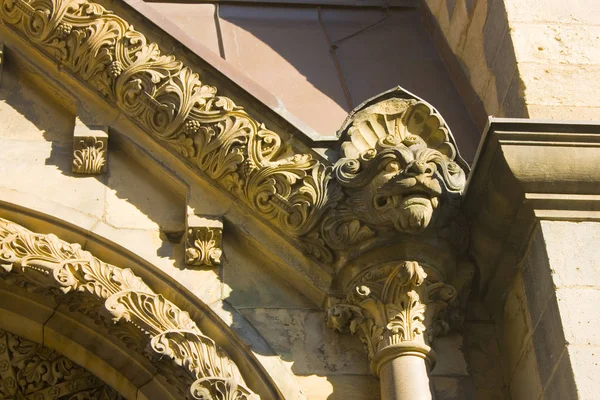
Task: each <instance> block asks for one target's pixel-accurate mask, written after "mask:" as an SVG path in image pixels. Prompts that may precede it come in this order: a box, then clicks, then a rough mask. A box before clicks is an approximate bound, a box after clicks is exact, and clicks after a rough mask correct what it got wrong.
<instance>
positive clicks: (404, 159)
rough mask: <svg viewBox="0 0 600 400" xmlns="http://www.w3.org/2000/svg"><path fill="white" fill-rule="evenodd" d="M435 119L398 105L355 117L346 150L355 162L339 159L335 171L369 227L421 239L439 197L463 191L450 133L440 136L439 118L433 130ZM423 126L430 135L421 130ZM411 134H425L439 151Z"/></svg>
mask: <svg viewBox="0 0 600 400" xmlns="http://www.w3.org/2000/svg"><path fill="white" fill-rule="evenodd" d="M422 106H425V108H423V107H422ZM432 116H433V115H432V110H431V108H430V107H428V106H426V105H424V104H423V103H419V102H415V101H412V100H402V101H400V100H399V99H391V100H387V101H385V102H382V103H379V104H376V105H375V106H371V107H369V108H367V109H366V110H363V111H361V113H357V114H356V116H355V120H354V121H353V122H354V124H353V125H352V126H351V127H350V129H349V136H350V138H351V140H352V141H351V142H347V144H346V147H345V148H344V150H345V153H346V154H347V155H351V156H352V157H345V158H342V159H340V160H339V161H338V162H337V163H336V166H335V169H334V171H335V176H336V179H337V181H338V182H339V183H340V184H341V185H342V187H344V188H345V192H346V194H347V195H348V208H349V210H350V212H351V213H352V214H354V215H355V216H356V217H357V218H358V219H359V220H361V221H362V222H363V223H365V224H366V225H369V226H371V227H389V228H395V229H396V230H398V231H400V232H404V233H410V234H416V233H421V232H423V231H424V230H425V229H426V228H427V227H428V226H429V224H430V222H431V220H432V217H433V215H434V212H435V210H436V209H437V208H438V206H439V204H440V197H441V196H442V195H443V194H444V193H446V192H448V191H458V190H461V189H462V187H463V186H464V182H465V174H464V171H463V170H462V169H461V168H460V166H459V165H458V164H457V163H456V162H454V160H453V159H452V158H453V157H451V156H452V151H448V149H450V150H453V149H454V146H453V144H452V143H450V141H449V139H448V132H447V130H445V129H444V130H442V131H441V134H440V130H441V129H442V127H441V123H440V120H439V118H437V117H436V119H435V120H434V121H433V122H434V123H433V124H432V120H431V117H432ZM428 118H429V119H428ZM415 120H417V122H420V124H416V123H415ZM435 122H437V125H436V124H435ZM421 126H425V128H426V129H417V128H419V127H421ZM409 129H410V130H409ZM411 130H412V131H414V132H418V133H421V134H423V133H425V134H427V136H426V137H427V138H428V139H432V141H435V144H437V146H435V147H434V146H432V145H431V143H428V141H426V140H425V139H423V136H425V135H423V136H421V135H418V134H414V133H412V132H411ZM424 131H425V132H424ZM434 135H437V137H434ZM440 137H441V138H442V139H446V140H440ZM442 151H443V152H442ZM449 154H450V156H449Z"/></svg>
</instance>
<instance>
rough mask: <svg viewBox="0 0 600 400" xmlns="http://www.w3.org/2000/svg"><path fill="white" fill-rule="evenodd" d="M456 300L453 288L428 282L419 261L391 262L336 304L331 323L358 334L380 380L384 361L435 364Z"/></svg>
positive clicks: (366, 274) (373, 270)
mask: <svg viewBox="0 0 600 400" xmlns="http://www.w3.org/2000/svg"><path fill="white" fill-rule="evenodd" d="M456 298H457V291H456V289H455V288H454V287H453V286H451V285H448V284H445V283H442V282H430V281H428V280H427V274H426V273H425V271H424V270H423V268H422V267H421V265H419V264H418V263H417V262H414V261H404V262H398V263H391V264H386V265H382V266H377V267H372V268H369V269H367V270H366V271H364V272H363V273H362V274H360V275H359V276H358V277H357V278H356V279H355V280H354V282H353V283H352V284H351V285H350V287H349V289H348V293H347V295H346V298H345V299H332V300H331V304H330V308H329V310H328V314H327V316H328V320H327V321H328V326H329V327H330V328H333V329H335V330H337V331H340V332H350V333H356V334H358V336H359V338H360V340H361V341H362V342H363V344H364V345H365V349H366V350H367V354H368V356H369V360H370V362H371V370H372V371H373V373H374V374H376V375H377V374H379V369H380V367H381V365H382V364H383V363H384V362H386V361H388V360H389V359H390V358H394V357H397V356H398V355H400V354H402V353H407V352H410V353H411V354H419V355H420V356H421V357H423V358H426V359H428V361H429V362H430V363H431V364H433V362H434V361H435V360H434V357H433V354H432V352H431V348H430V344H431V341H432V340H433V339H434V337H435V336H438V335H441V334H443V333H445V332H446V331H447V330H448V323H447V322H446V321H445V320H444V317H445V311H446V309H447V308H448V305H450V304H452V303H453V302H454V301H455V300H456Z"/></svg>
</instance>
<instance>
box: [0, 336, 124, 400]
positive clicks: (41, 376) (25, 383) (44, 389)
mask: <svg viewBox="0 0 600 400" xmlns="http://www.w3.org/2000/svg"><path fill="white" fill-rule="evenodd" d="M0 398H1V399H6V400H8V399H25V398H27V399H54V398H61V399H73V400H76V399H106V400H121V399H123V397H122V396H120V395H119V394H118V393H117V392H115V391H114V390H113V389H112V388H110V387H109V386H108V385H106V384H105V383H104V382H102V381H100V380H99V379H98V378H97V377H95V376H94V375H92V374H91V373H89V372H88V371H86V370H85V369H83V368H82V367H80V366H78V365H76V364H75V363H73V362H72V361H71V360H69V359H68V358H66V357H64V356H63V355H61V354H58V353H56V352H55V351H53V350H51V349H49V348H47V347H44V346H42V345H40V344H37V343H34V342H31V341H29V340H25V339H23V338H21V337H19V336H17V335H14V334H12V333H10V332H6V331H4V330H0Z"/></svg>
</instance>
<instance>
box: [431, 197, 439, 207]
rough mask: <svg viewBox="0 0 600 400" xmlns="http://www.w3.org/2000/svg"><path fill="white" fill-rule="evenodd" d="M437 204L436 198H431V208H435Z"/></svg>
mask: <svg viewBox="0 0 600 400" xmlns="http://www.w3.org/2000/svg"><path fill="white" fill-rule="evenodd" d="M439 202H440V200H439V199H438V198H437V197H432V198H431V205H432V206H433V208H437V206H438V204H439Z"/></svg>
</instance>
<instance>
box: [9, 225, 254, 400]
mask: <svg viewBox="0 0 600 400" xmlns="http://www.w3.org/2000/svg"><path fill="white" fill-rule="evenodd" d="M0 267H1V268H0V271H1V272H2V274H1V275H0V276H2V277H3V278H4V279H6V280H8V281H9V282H13V283H15V284H17V285H20V286H23V287H26V288H28V290H32V291H34V292H40V293H43V294H47V295H53V296H55V297H56V298H57V300H62V301H65V299H66V301H67V303H68V301H69V299H73V300H74V302H73V303H74V304H76V307H79V310H78V311H82V312H84V313H86V314H88V315H90V316H101V315H106V316H107V318H109V319H111V320H112V322H113V323H114V324H117V323H118V325H117V326H119V327H120V328H121V329H120V330H119V329H116V330H115V331H116V332H121V333H123V332H126V331H128V332H127V335H123V337H122V338H126V339H130V340H131V338H132V337H137V338H141V341H142V343H138V346H139V347H141V348H144V347H146V345H149V347H150V349H151V351H152V355H153V356H154V358H155V359H156V360H158V361H160V360H161V359H162V358H166V359H170V360H171V361H172V363H173V366H174V367H176V368H178V369H179V370H181V373H182V374H184V375H185V376H186V377H187V379H186V381H189V382H191V385H190V387H189V390H188V394H187V396H186V397H189V398H193V399H198V400H251V399H254V400H257V399H258V398H259V397H258V396H257V395H256V394H254V393H253V392H252V391H251V390H250V389H248V388H247V387H246V386H245V383H244V379H243V377H242V376H241V374H240V372H239V370H238V368H237V366H236V365H235V364H234V362H233V361H232V360H231V359H230V358H229V357H228V356H227V355H226V354H225V353H224V352H223V351H222V350H221V349H220V348H219V347H218V346H217V345H216V344H215V342H214V341H213V340H212V339H211V338H209V337H208V336H206V335H204V334H203V333H202V332H201V331H200V329H199V328H198V326H197V325H196V323H195V322H194V321H193V320H192V319H191V318H190V316H189V314H188V313H187V312H185V311H183V310H181V309H179V308H178V307H177V306H176V305H175V304H173V303H171V302H170V301H169V300H167V299H165V298H164V297H163V296H161V295H160V294H157V293H155V292H154V291H152V289H150V287H148V286H147V285H146V284H145V283H144V281H143V280H142V279H141V278H139V277H138V276H136V275H135V274H134V273H133V272H132V271H131V270H130V269H122V268H119V267H116V266H114V265H110V264H107V263H104V262H102V261H100V260H99V259H97V258H96V257H94V256H92V255H91V254H90V253H89V252H87V251H84V250H82V249H81V247H80V246H79V245H77V244H69V243H66V242H64V241H62V240H60V239H59V238H57V237H56V236H54V235H52V234H49V235H43V234H38V233H34V232H31V231H29V230H27V229H25V228H23V227H22V226H20V225H18V224H15V223H13V222H11V221H8V220H5V219H1V218H0ZM136 334H137V336H136ZM0 372H1V371H0Z"/></svg>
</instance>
